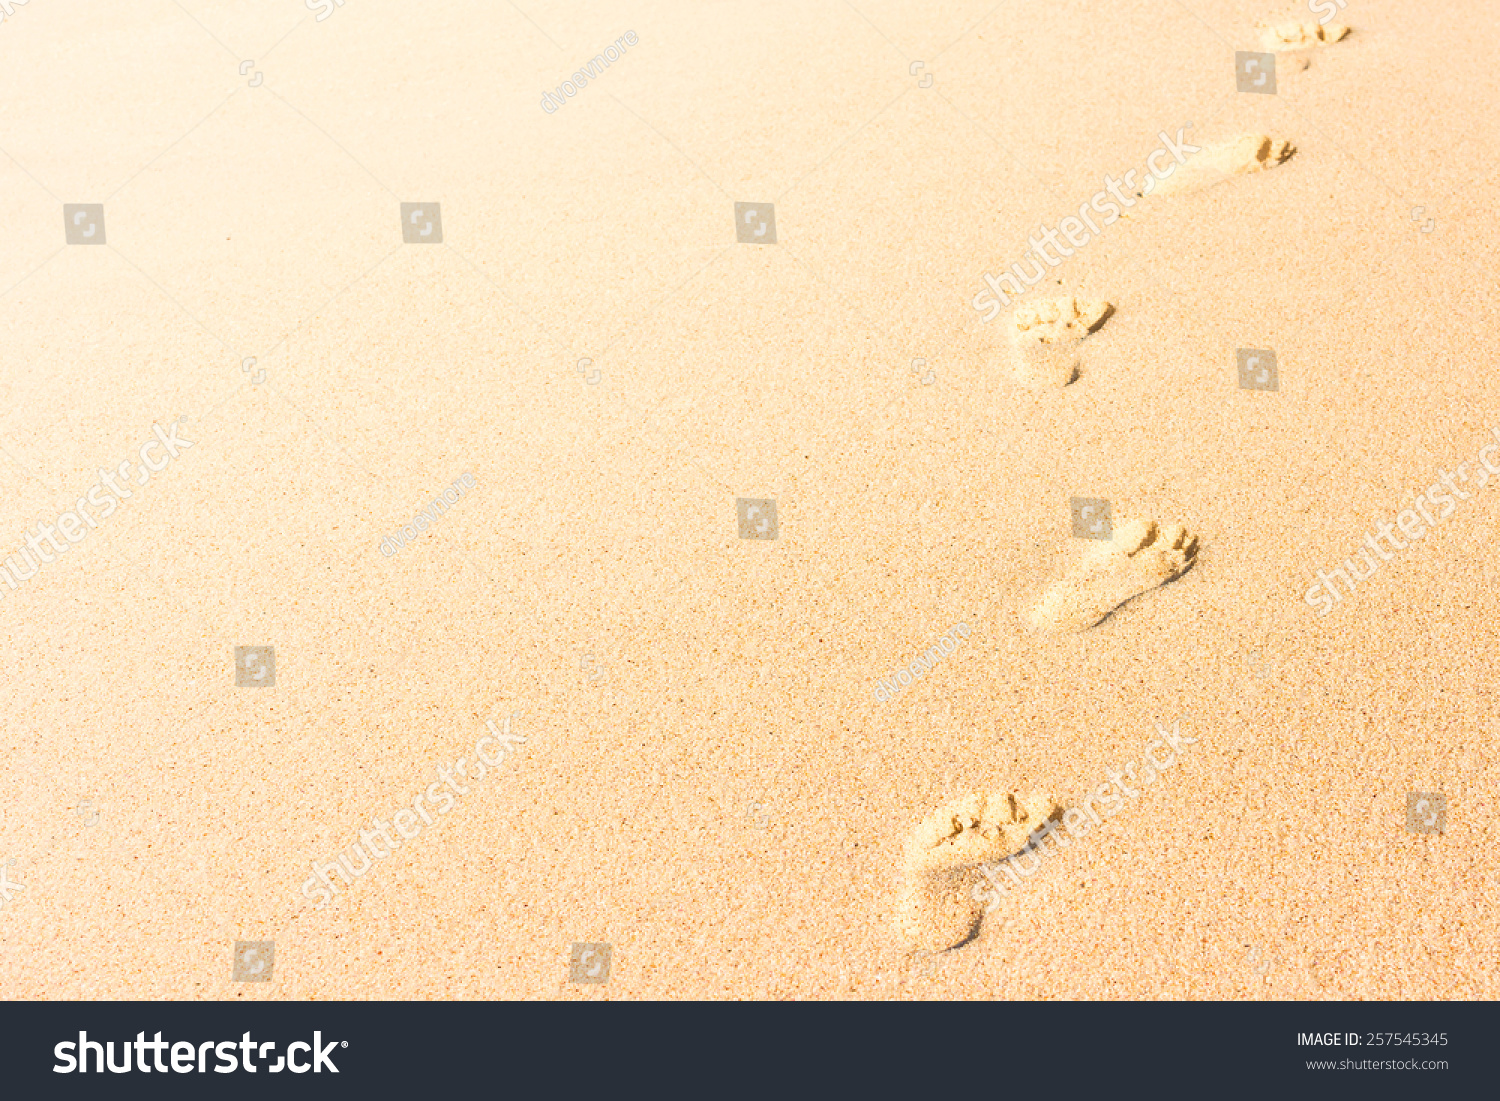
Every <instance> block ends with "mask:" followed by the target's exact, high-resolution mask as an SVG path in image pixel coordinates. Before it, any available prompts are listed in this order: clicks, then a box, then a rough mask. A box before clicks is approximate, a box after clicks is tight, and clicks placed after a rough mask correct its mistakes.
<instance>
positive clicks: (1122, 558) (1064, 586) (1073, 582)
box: [1026, 520, 1198, 631]
mask: <svg viewBox="0 0 1500 1101" xmlns="http://www.w3.org/2000/svg"><path fill="white" fill-rule="evenodd" d="M1197 555H1198V537H1197V536H1195V535H1189V534H1188V533H1187V531H1186V530H1185V529H1184V528H1183V526H1182V525H1181V524H1168V525H1167V526H1166V527H1164V528H1160V527H1158V526H1157V525H1156V523H1155V521H1152V520H1132V521H1130V522H1129V523H1127V524H1122V525H1120V526H1119V527H1116V528H1115V530H1114V536H1113V538H1111V539H1110V540H1109V541H1108V542H1097V543H1094V544H1092V545H1091V546H1090V547H1089V548H1088V549H1087V550H1086V551H1084V552H1083V556H1082V558H1081V559H1080V560H1079V561H1078V563H1077V565H1075V566H1074V567H1073V569H1072V570H1070V571H1069V572H1068V574H1067V575H1066V576H1065V577H1063V578H1062V579H1061V580H1059V581H1056V582H1053V584H1052V585H1050V586H1049V587H1048V588H1047V591H1046V592H1044V593H1043V594H1042V597H1041V599H1040V600H1038V601H1037V603H1036V605H1035V606H1034V607H1033V608H1032V609H1031V610H1030V611H1029V612H1028V613H1027V616H1026V619H1027V622H1028V623H1029V624H1030V626H1031V627H1032V628H1033V629H1035V630H1038V631H1082V630H1084V629H1086V628H1089V627H1092V626H1094V624H1096V623H1098V622H1099V621H1100V620H1102V619H1103V618H1104V617H1105V616H1107V615H1109V613H1110V612H1112V611H1114V610H1115V609H1116V608H1118V607H1119V606H1120V605H1121V604H1124V603H1125V602H1126V601H1127V600H1129V599H1131V598H1132V597H1136V596H1140V595H1141V594H1142V593H1144V592H1149V591H1150V590H1152V589H1154V588H1156V587H1157V586H1159V585H1164V584H1166V583H1167V582H1168V581H1171V580H1172V579H1173V578H1176V577H1180V576H1182V575H1183V574H1184V573H1186V572H1187V571H1188V569H1190V568H1191V567H1192V565H1193V562H1194V561H1195V560H1196V558H1197Z"/></svg>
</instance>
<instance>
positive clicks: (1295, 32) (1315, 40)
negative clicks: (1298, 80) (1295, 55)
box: [1260, 23, 1349, 52]
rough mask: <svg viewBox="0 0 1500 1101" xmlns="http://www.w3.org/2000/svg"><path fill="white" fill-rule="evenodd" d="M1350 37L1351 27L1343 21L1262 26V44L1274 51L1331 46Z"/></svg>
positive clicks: (1263, 46) (1264, 47)
mask: <svg viewBox="0 0 1500 1101" xmlns="http://www.w3.org/2000/svg"><path fill="white" fill-rule="evenodd" d="M1348 37H1349V28H1348V27H1346V26H1344V24H1342V23H1329V24H1328V25H1327V26H1323V25H1321V24H1318V23H1281V24H1278V25H1277V26H1274V27H1268V26H1262V27H1261V28H1260V44H1261V47H1262V48H1263V49H1267V50H1272V51H1277V52H1279V51H1281V50H1305V49H1308V48H1310V47H1312V46H1331V45H1333V44H1334V43H1335V42H1340V41H1342V40H1344V39H1345V38H1348Z"/></svg>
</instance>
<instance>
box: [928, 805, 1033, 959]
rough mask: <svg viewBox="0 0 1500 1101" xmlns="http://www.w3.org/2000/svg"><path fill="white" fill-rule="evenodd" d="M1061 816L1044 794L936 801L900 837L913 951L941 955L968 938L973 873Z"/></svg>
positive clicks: (976, 915) (973, 920)
mask: <svg viewBox="0 0 1500 1101" xmlns="http://www.w3.org/2000/svg"><path fill="white" fill-rule="evenodd" d="M1061 814H1062V808H1061V807H1060V806H1059V805H1058V802H1057V800H1055V799H1053V798H1051V797H1050V796H1044V795H1029V796H1018V795H1011V794H1007V793H1004V792H996V793H993V794H991V795H983V794H980V793H977V792H973V793H970V794H968V795H964V796H960V797H959V798H957V799H954V800H952V801H951V802H948V803H944V804H943V805H942V806H940V807H939V808H938V809H937V810H935V811H933V812H932V813H931V814H929V815H928V816H927V817H926V818H924V819H923V820H922V822H921V824H920V825H918V826H917V828H916V829H914V830H913V831H912V832H911V836H910V837H909V838H908V839H907V842H906V861H905V865H904V867H903V869H902V884H901V925H902V931H903V932H904V933H905V935H906V937H907V939H908V940H909V941H910V942H911V943H912V944H913V945H914V946H915V947H916V948H918V949H921V950H925V951H929V952H943V951H946V950H947V949H949V948H954V947H957V946H958V945H960V944H962V943H964V941H966V940H968V939H970V938H971V937H972V936H973V935H974V934H975V933H976V932H977V931H978V928H979V920H980V917H981V916H982V914H983V908H982V907H981V906H980V904H979V903H978V902H976V901H974V900H973V898H972V897H971V891H972V888H973V885H974V884H973V880H974V870H975V869H976V868H977V867H978V866H979V865H980V864H984V863H986V862H989V861H993V860H1003V859H1004V858H1005V857H1007V856H1011V855H1013V854H1015V853H1017V852H1020V851H1021V850H1022V849H1024V848H1025V847H1026V842H1027V839H1028V838H1029V837H1030V836H1031V834H1032V832H1033V831H1034V830H1036V829H1038V828H1039V827H1041V825H1042V824H1043V823H1044V822H1046V821H1047V819H1049V818H1056V817H1058V816H1060V815H1061Z"/></svg>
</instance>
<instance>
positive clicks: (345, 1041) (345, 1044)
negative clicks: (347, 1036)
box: [339, 1040, 349, 1047]
mask: <svg viewBox="0 0 1500 1101" xmlns="http://www.w3.org/2000/svg"><path fill="white" fill-rule="evenodd" d="M348 1046H349V1041H348V1040H344V1041H341V1042H340V1043H339V1047H348Z"/></svg>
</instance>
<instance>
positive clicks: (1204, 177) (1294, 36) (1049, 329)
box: [897, 23, 1350, 952]
mask: <svg viewBox="0 0 1500 1101" xmlns="http://www.w3.org/2000/svg"><path fill="white" fill-rule="evenodd" d="M1349 30H1350V29H1349V28H1348V27H1346V26H1344V25H1342V24H1338V23H1334V24H1329V25H1327V26H1323V25H1319V24H1317V23H1285V24H1280V25H1276V26H1263V27H1261V44H1262V47H1263V48H1264V49H1266V50H1268V51H1276V52H1282V51H1291V50H1303V49H1308V48H1313V47H1319V46H1327V45H1331V44H1333V43H1335V42H1339V41H1341V40H1342V39H1344V38H1346V37H1348V35H1349ZM1295 152H1296V149H1295V148H1294V147H1293V146H1292V144H1291V143H1290V142H1288V141H1282V140H1278V139H1276V138H1272V137H1270V136H1268V135H1265V134H1246V135H1244V136H1242V137H1239V138H1236V139H1234V140H1233V141H1227V142H1224V143H1221V144H1216V145H1209V146H1206V147H1204V148H1203V149H1202V150H1201V151H1200V152H1199V153H1197V154H1195V155H1194V157H1193V159H1192V160H1190V161H1188V162H1186V163H1185V164H1183V165H1182V166H1181V167H1180V168H1179V169H1178V171H1177V172H1175V173H1173V174H1172V175H1171V176H1170V177H1168V178H1167V179H1166V180H1165V181H1161V182H1159V183H1157V184H1156V185H1155V186H1154V187H1153V189H1152V190H1151V191H1150V192H1149V197H1150V198H1152V199H1157V198H1160V197H1163V196H1169V195H1185V194H1190V193H1192V192H1194V191H1201V190H1202V189H1204V188H1206V187H1211V186H1213V185H1214V184H1217V183H1222V182H1224V181H1225V180H1228V179H1231V178H1233V177H1236V176H1243V175H1247V174H1250V173H1256V172H1265V171H1268V170H1270V169H1272V168H1275V167H1277V166H1278V165H1280V164H1283V163H1285V162H1286V161H1287V159H1288V158H1290V157H1291V156H1292V155H1293V154H1294V153H1295ZM1143 197H1144V196H1143ZM1113 312H1114V306H1113V304H1112V303H1110V302H1106V301H1090V302H1084V301H1079V300H1078V299H1076V298H1071V297H1070V298H1057V299H1047V300H1041V301H1034V302H1029V303H1026V304H1023V305H1020V306H1018V307H1017V308H1016V309H1015V310H1014V312H1013V313H1012V314H1011V317H1010V324H1009V335H1010V355H1011V365H1010V366H1011V374H1012V376H1013V377H1014V378H1015V380H1016V381H1017V382H1018V383H1020V384H1021V385H1023V386H1026V387H1030V388H1033V389H1041V390H1048V389H1061V388H1062V387H1065V386H1068V385H1070V384H1071V383H1073V382H1074V381H1076V380H1077V379H1078V377H1079V372H1080V368H1081V366H1082V364H1083V358H1084V346H1085V343H1086V341H1087V339H1088V337H1089V335H1090V334H1091V333H1094V332H1096V331H1098V329H1099V328H1100V327H1101V326H1102V325H1103V324H1104V322H1105V321H1106V320H1107V319H1108V318H1109V316H1110V314H1111V313H1113ZM1197 554H1198V539H1197V537H1196V536H1194V535H1192V534H1190V533H1189V532H1188V531H1187V530H1186V529H1184V528H1183V526H1182V525H1181V524H1165V525H1162V524H1158V523H1156V522H1155V521H1151V520H1130V521H1127V522H1125V523H1122V524H1120V525H1119V526H1118V527H1116V528H1115V529H1114V532H1113V535H1112V537H1111V538H1110V539H1108V540H1106V541H1100V542H1096V543H1092V544H1091V545H1090V546H1089V547H1088V548H1087V549H1085V550H1084V551H1083V552H1082V554H1081V555H1079V557H1078V559H1077V561H1076V562H1075V563H1074V564H1073V565H1072V567H1071V568H1069V569H1068V570H1067V572H1066V573H1064V575H1063V576H1062V577H1060V578H1058V579H1057V580H1055V581H1054V582H1052V583H1051V584H1050V585H1048V586H1047V587H1046V589H1045V590H1044V591H1043V593H1042V594H1041V596H1040V597H1039V598H1038V599H1037V600H1036V602H1035V603H1034V604H1032V605H1031V606H1030V607H1029V608H1028V609H1027V611H1026V613H1025V621H1026V624H1027V626H1029V627H1030V628H1031V629H1033V630H1035V631H1041V632H1068V631H1083V630H1087V629H1088V628H1090V627H1093V626H1095V625H1096V624H1098V623H1100V622H1102V621H1103V620H1104V619H1106V618H1107V617H1108V616H1109V615H1110V613H1112V612H1113V611H1115V609H1117V608H1119V607H1120V606H1121V605H1122V604H1124V603H1125V602H1126V601H1129V600H1132V599H1134V598H1135V597H1138V596H1141V595H1142V594H1144V593H1147V592H1150V591H1151V590H1152V589H1155V588H1158V587H1159V586H1161V585H1165V584H1166V583H1167V582H1169V581H1172V580H1174V579H1176V578H1178V577H1181V576H1182V575H1183V574H1184V573H1186V572H1187V571H1188V570H1189V569H1191V568H1192V566H1193V563H1194V561H1195V560H1196V558H1197ZM1063 809H1064V808H1063V807H1062V806H1061V805H1060V804H1059V803H1058V802H1057V801H1056V800H1055V799H1053V798H1052V797H1050V796H1045V795H1038V794H1029V795H1017V794H1014V793H1004V792H996V793H991V794H981V793H977V792H975V793H970V794H967V795H963V796H961V797H959V798H957V799H954V800H951V801H949V802H947V803H944V804H943V805H942V806H940V807H938V808H937V809H936V810H934V811H933V812H932V813H931V814H929V815H928V816H927V817H926V818H924V819H923V820H922V821H921V822H920V823H919V824H918V825H917V826H916V828H915V829H913V830H912V832H911V834H910V835H909V836H908V838H907V841H906V849H905V857H904V862H903V865H902V873H901V885H900V897H899V900H898V904H897V910H898V922H899V924H900V927H901V932H902V934H903V936H904V937H905V939H906V940H907V942H908V943H909V944H910V945H911V946H912V947H913V948H914V949H916V950H918V951H927V952H943V951H947V950H948V949H951V948H956V947H958V946H960V945H962V944H965V943H967V942H968V941H969V940H971V939H972V938H973V937H974V936H975V935H977V933H978V931H979V926H980V921H981V918H982V916H983V914H982V909H981V907H980V905H979V903H978V902H976V901H975V900H974V898H973V892H972V890H971V889H972V887H973V886H974V884H975V879H976V872H977V870H978V868H979V866H980V865H982V864H985V863H989V862H993V861H998V860H1003V859H1005V858H1007V857H1010V856H1013V855H1015V854H1017V853H1019V852H1021V851H1022V850H1023V849H1025V848H1026V846H1027V845H1028V844H1029V843H1030V841H1031V839H1032V837H1033V835H1035V833H1036V831H1037V830H1039V829H1042V828H1043V827H1045V825H1046V824H1047V823H1048V822H1055V821H1056V820H1057V819H1059V818H1060V817H1061V816H1062V813H1063Z"/></svg>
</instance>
